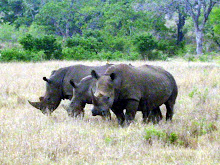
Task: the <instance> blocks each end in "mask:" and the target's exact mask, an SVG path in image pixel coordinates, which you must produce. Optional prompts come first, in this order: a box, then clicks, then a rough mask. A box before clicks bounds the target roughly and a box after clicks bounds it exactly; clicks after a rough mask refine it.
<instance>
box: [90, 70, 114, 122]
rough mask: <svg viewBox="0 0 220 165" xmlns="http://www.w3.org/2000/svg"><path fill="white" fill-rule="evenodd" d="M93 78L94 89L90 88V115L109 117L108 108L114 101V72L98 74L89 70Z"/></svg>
mask: <svg viewBox="0 0 220 165" xmlns="http://www.w3.org/2000/svg"><path fill="white" fill-rule="evenodd" d="M91 75H92V77H93V78H96V79H97V82H96V91H95V92H94V91H93V90H92V89H91V94H92V103H93V109H92V115H93V116H96V115H100V116H103V117H107V118H108V117H110V116H111V115H110V108H111V107H112V105H113V102H114V97H115V95H114V79H115V74H114V73H111V74H110V75H103V76H101V77H100V76H99V75H98V74H97V73H96V72H95V71H94V70H93V71H92V72H91Z"/></svg>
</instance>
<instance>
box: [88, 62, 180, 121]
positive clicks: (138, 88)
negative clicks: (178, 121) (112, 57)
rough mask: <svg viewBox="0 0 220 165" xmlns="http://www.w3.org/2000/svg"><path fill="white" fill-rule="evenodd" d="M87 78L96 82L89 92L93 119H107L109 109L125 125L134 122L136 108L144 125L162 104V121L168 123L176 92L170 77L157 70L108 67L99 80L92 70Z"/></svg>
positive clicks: (153, 68) (121, 66) (173, 81)
mask: <svg viewBox="0 0 220 165" xmlns="http://www.w3.org/2000/svg"><path fill="white" fill-rule="evenodd" d="M91 75H92V77H94V78H96V79H97V82H96V89H95V91H94V93H93V92H92V97H93V105H94V106H93V109H92V113H93V115H102V116H107V115H108V114H109V112H108V111H109V109H110V108H111V110H112V111H113V112H114V114H115V115H116V117H117V119H118V122H119V124H120V125H123V124H124V121H125V120H126V123H127V124H129V123H130V122H131V121H132V120H134V118H135V114H136V112H137V110H140V108H142V109H141V111H142V113H143V118H144V121H146V119H147V117H148V118H151V116H152V115H153V114H155V113H158V111H159V110H160V109H159V106H161V105H162V104H165V105H166V109H167V113H166V120H172V116H173V107H174V104H175V100H176V97H177V93H178V89H177V85H176V81H175V79H174V78H173V76H172V75H171V74H170V73H169V72H167V71H166V70H164V69H162V68H161V67H156V66H151V65H143V66H140V67H132V66H129V65H126V64H118V65H114V66H111V67H109V68H108V69H107V70H106V72H105V74H104V75H102V76H99V74H98V73H97V72H96V71H95V70H93V71H92V72H91ZM124 109H126V112H125V114H124V112H123V110H124Z"/></svg>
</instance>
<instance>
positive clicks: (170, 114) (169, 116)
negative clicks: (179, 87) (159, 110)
mask: <svg viewBox="0 0 220 165" xmlns="http://www.w3.org/2000/svg"><path fill="white" fill-rule="evenodd" d="M165 105H166V109H167V113H166V120H172V118H173V107H174V104H172V103H170V102H169V101H167V102H166V103H165Z"/></svg>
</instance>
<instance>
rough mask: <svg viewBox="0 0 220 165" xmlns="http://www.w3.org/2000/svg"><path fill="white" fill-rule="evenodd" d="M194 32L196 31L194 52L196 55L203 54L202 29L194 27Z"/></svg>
mask: <svg viewBox="0 0 220 165" xmlns="http://www.w3.org/2000/svg"><path fill="white" fill-rule="evenodd" d="M195 33H196V45H197V47H196V54H197V56H199V55H201V54H203V47H202V45H203V35H204V34H203V31H202V30H200V29H196V31H195Z"/></svg>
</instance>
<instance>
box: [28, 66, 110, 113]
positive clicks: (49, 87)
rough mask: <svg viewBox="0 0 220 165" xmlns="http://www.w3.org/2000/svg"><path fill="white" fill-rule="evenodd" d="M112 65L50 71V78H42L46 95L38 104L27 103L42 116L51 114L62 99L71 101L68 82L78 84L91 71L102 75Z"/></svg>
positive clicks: (72, 67) (74, 67) (70, 67)
mask: <svg viewBox="0 0 220 165" xmlns="http://www.w3.org/2000/svg"><path fill="white" fill-rule="evenodd" d="M111 65H112V64H106V65H102V66H85V65H73V66H69V67H64V68H60V69H58V70H55V71H52V73H51V76H50V78H49V79H48V78H46V77H43V80H44V81H46V93H45V95H44V96H42V97H40V98H39V100H40V101H39V102H31V101H28V102H29V103H30V104H31V105H32V106H34V107H35V108H37V109H39V110H41V111H42V113H44V114H51V113H52V112H53V111H54V110H55V109H56V108H57V107H58V106H59V104H60V102H61V100H62V99H69V100H70V99H71V98H72V96H73V87H72V85H71V84H70V83H69V82H70V80H73V81H74V82H79V81H80V80H81V79H82V78H83V77H85V76H88V75H90V74H91V71H92V70H94V69H95V70H97V72H98V73H99V74H103V73H104V72H105V71H106V69H107V68H108V67H110V66H111Z"/></svg>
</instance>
